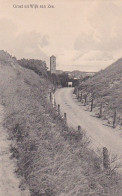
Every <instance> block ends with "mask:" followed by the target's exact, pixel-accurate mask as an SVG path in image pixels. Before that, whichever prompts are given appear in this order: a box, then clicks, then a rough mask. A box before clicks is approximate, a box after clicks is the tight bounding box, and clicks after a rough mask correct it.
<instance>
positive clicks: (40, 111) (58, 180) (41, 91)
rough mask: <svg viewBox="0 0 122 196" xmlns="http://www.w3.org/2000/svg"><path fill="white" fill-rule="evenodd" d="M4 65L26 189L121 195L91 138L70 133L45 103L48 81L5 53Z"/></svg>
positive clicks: (9, 116)
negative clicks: (91, 147)
mask: <svg viewBox="0 0 122 196" xmlns="http://www.w3.org/2000/svg"><path fill="white" fill-rule="evenodd" d="M0 62H1V63H0V92H1V93H0V103H1V104H3V105H4V107H5V108H6V119H5V126H6V127H7V129H8V132H9V135H10V139H12V140H13V146H12V148H11V152H13V157H15V158H16V159H17V160H18V161H17V163H18V164H17V174H18V175H19V176H21V177H22V184H21V187H22V188H24V186H25V184H26V185H27V186H29V189H30V191H31V195H32V196H42V195H43V196H44V195H45V196H51V195H55V196H59V195H61V194H62V193H64V195H66V196H81V195H82V196H85V195H92V196H93V195H94V196H97V195H101V196H103V195H106V196H110V195H111V196H115V195H118V196H119V195H121V190H120V188H119V185H118V183H117V184H116V182H118V180H117V176H116V175H115V174H112V175H111V176H108V175H106V174H105V172H104V171H102V169H101V163H102V162H101V159H98V157H96V155H95V154H94V152H93V151H90V150H88V149H87V139H86V137H85V136H83V138H82V134H80V133H78V132H76V131H74V130H68V131H67V130H66V128H65V126H64V123H63V121H62V120H61V118H59V117H58V116H57V114H56V112H55V110H54V109H53V108H52V106H51V105H50V104H49V103H48V102H47V100H46V99H45V97H47V93H48V88H49V83H48V81H46V80H45V79H44V78H42V77H41V78H40V77H39V76H38V75H37V74H36V73H34V72H33V71H31V70H27V69H25V68H22V67H20V66H19V65H18V64H17V62H16V61H15V60H13V59H12V58H11V57H10V56H9V55H8V54H6V53H4V52H1V51H0Z"/></svg>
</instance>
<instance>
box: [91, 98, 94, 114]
mask: <svg viewBox="0 0 122 196" xmlns="http://www.w3.org/2000/svg"><path fill="white" fill-rule="evenodd" d="M93 102H94V99H93V98H92V100H91V112H92V110H93Z"/></svg>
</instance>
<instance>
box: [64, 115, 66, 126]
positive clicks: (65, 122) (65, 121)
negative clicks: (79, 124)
mask: <svg viewBox="0 0 122 196" xmlns="http://www.w3.org/2000/svg"><path fill="white" fill-rule="evenodd" d="M64 123H65V125H66V124H67V114H66V113H64Z"/></svg>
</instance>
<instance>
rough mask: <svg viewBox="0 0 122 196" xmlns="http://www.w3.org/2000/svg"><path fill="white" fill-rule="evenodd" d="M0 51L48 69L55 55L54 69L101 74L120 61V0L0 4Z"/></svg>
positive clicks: (2, 1)
mask: <svg viewBox="0 0 122 196" xmlns="http://www.w3.org/2000/svg"><path fill="white" fill-rule="evenodd" d="M31 4H34V5H38V8H31V7H30V5H31ZM48 4H50V5H53V6H54V8H39V6H40V5H41V7H42V6H44V5H45V6H46V7H47V6H48ZM26 5H29V8H25V6H26ZM22 7H23V8H22ZM0 49H1V50H5V51H7V52H9V53H10V54H11V55H13V56H16V57H17V58H18V59H20V58H29V59H30V58H35V59H42V60H45V61H46V63H47V66H49V57H50V56H51V55H55V56H56V62H57V69H58V70H64V71H72V70H80V71H88V72H90V71H93V72H94V71H99V70H101V69H104V68H106V67H107V66H109V65H110V64H111V63H113V62H114V61H116V60H117V59H118V58H121V57H122V0H65V1H64V0H0Z"/></svg>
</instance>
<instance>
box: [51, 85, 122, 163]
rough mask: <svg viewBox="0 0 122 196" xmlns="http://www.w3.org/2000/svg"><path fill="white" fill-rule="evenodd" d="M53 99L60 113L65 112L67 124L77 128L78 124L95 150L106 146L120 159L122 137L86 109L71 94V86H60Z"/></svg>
mask: <svg viewBox="0 0 122 196" xmlns="http://www.w3.org/2000/svg"><path fill="white" fill-rule="evenodd" d="M55 100H56V103H57V104H60V108H61V112H62V114H63V113H64V112H66V113H67V122H68V125H69V126H71V127H74V128H75V129H76V130H77V127H78V125H80V126H81V127H82V128H83V129H84V130H85V131H86V133H87V135H88V136H89V138H90V140H91V147H92V148H93V149H94V150H97V149H98V148H101V147H107V148H108V150H109V151H110V153H111V154H115V155H117V156H118V158H120V159H121V161H122V138H121V137H120V135H119V134H118V132H117V131H116V130H115V129H113V128H112V127H108V126H105V125H104V122H103V121H102V120H101V119H98V118H95V117H93V113H92V112H90V111H86V107H85V106H82V105H81V103H80V102H78V101H77V99H76V97H75V95H73V88H61V89H58V90H57V91H56V93H55Z"/></svg>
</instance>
